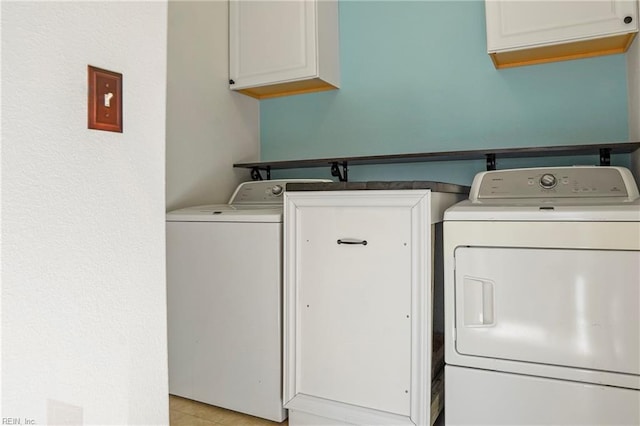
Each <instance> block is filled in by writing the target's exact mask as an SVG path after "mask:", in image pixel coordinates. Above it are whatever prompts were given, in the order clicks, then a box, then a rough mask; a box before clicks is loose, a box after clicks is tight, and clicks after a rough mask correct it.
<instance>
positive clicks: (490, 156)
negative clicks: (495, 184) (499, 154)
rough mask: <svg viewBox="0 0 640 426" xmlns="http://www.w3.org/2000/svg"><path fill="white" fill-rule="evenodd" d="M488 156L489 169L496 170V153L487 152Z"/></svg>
mask: <svg viewBox="0 0 640 426" xmlns="http://www.w3.org/2000/svg"><path fill="white" fill-rule="evenodd" d="M486 157H487V170H495V169H496V155H495V154H486Z"/></svg>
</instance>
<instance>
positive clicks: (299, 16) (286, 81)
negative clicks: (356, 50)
mask: <svg viewBox="0 0 640 426" xmlns="http://www.w3.org/2000/svg"><path fill="white" fill-rule="evenodd" d="M338 53H339V46H338V3H337V0H283V1H274V0H230V2H229V56H230V58H229V59H230V62H229V63H230V66H229V67H230V69H229V84H230V88H231V89H233V90H238V91H240V92H241V93H244V94H246V95H249V96H253V97H255V98H258V99H263V98H271V97H276V96H286V95H294V94H299V93H309V92H317V91H322V90H332V89H337V88H338V87H339V84H340V72H339V55H338Z"/></svg>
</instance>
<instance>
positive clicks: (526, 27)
mask: <svg viewBox="0 0 640 426" xmlns="http://www.w3.org/2000/svg"><path fill="white" fill-rule="evenodd" d="M485 8H486V18H487V48H488V51H489V52H490V53H491V52H496V51H500V50H507V49H516V48H522V47H534V46H542V45H547V44H556V43H563V42H569V41H575V40H585V39H591V38H597V37H602V36H610V35H615V34H624V33H629V32H634V31H637V29H638V26H637V18H638V17H637V2H636V1H635V0H633V1H631V0H591V1H590V0H585V1H568V0H546V1H513V0H503V1H495V0H490V1H486V2H485ZM625 18H626V20H627V21H629V19H631V21H630V22H628V23H627V22H625Z"/></svg>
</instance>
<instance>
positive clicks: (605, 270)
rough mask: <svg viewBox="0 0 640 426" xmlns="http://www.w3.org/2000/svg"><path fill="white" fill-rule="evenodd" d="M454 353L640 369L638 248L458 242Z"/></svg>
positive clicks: (637, 371) (620, 369)
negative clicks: (498, 245)
mask: <svg viewBox="0 0 640 426" xmlns="http://www.w3.org/2000/svg"><path fill="white" fill-rule="evenodd" d="M455 264H456V272H455V303H456V311H455V322H456V351H457V352H458V353H461V354H464V355H472V356H481V357H491V358H498V359H507V360H516V361H523V362H531V363H542V364H551V365H561V366H571V367H578V368H585V369H591V370H599V371H610V372H621V373H631V374H640V267H639V265H640V252H638V251H613V250H574V249H529V248H488V247H459V248H457V249H456V251H455Z"/></svg>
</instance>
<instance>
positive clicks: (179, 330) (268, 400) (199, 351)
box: [166, 180, 327, 422]
mask: <svg viewBox="0 0 640 426" xmlns="http://www.w3.org/2000/svg"><path fill="white" fill-rule="evenodd" d="M292 181H296V182H300V181H303V182H307V181H308V180H269V181H256V182H245V183H243V184H241V185H240V186H238V188H237V189H236V191H235V192H234V194H233V195H232V197H231V200H230V201H229V203H228V204H222V205H207V206H196V207H190V208H186V209H180V210H176V211H173V212H169V213H167V224H166V232H167V233H166V236H167V307H168V345H169V393H171V394H173V395H178V396H182V397H185V398H189V399H193V400H196V401H201V402H205V403H208V404H212V405H216V406H220V407H224V408H228V409H231V410H235V411H239V412H242V413H246V414H251V415H253V416H257V417H263V418H266V419H269V420H273V421H277V422H280V421H282V420H284V419H285V418H286V410H284V408H283V406H282V302H281V299H282V210H283V202H282V199H283V193H284V190H285V185H286V184H287V183H288V182H292ZM315 181H318V180H315ZM324 182H327V181H324Z"/></svg>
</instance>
